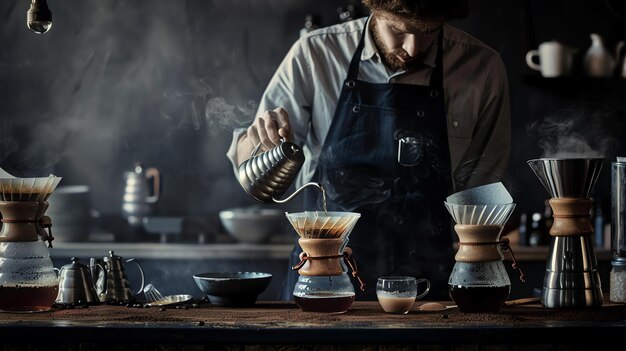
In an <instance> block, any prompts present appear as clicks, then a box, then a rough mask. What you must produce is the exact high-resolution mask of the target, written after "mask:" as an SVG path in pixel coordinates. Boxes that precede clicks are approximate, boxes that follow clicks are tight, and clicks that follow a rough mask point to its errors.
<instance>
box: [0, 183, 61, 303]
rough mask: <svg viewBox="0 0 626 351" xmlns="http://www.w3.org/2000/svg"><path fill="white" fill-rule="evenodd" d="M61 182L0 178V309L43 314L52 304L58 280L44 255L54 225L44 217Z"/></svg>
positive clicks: (48, 256) (49, 244)
mask: <svg viewBox="0 0 626 351" xmlns="http://www.w3.org/2000/svg"><path fill="white" fill-rule="evenodd" d="M60 180H61V178H59V177H54V176H50V177H47V178H15V177H12V176H10V175H7V174H6V173H4V172H2V173H1V174H0V215H1V216H2V219H1V222H2V231H0V311H3V312H38V311H45V310H48V309H50V308H51V306H52V304H53V303H54V300H55V298H56V296H57V290H58V279H57V274H56V272H55V271H54V269H53V267H52V261H51V260H50V253H49V251H48V248H49V247H52V245H51V243H52V239H53V238H52V235H51V234H50V231H49V229H50V226H51V225H52V223H51V221H50V218H49V217H47V216H44V213H45V211H46V209H47V208H48V202H47V201H46V200H47V199H48V197H49V196H50V194H51V193H52V192H53V191H54V189H55V188H56V186H57V184H58V183H59V181H60ZM46 242H47V244H46Z"/></svg>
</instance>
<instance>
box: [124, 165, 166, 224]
mask: <svg viewBox="0 0 626 351" xmlns="http://www.w3.org/2000/svg"><path fill="white" fill-rule="evenodd" d="M150 179H152V186H150V181H149V180H150ZM124 180H125V185H124V198H123V201H122V215H123V216H124V218H126V219H127V220H128V223H129V224H130V225H132V226H139V225H141V224H142V221H143V218H144V217H147V216H148V215H150V213H151V212H152V204H154V203H156V202H157V201H158V200H159V196H160V183H161V173H160V172H159V170H158V169H157V168H154V167H150V168H147V169H144V168H143V167H142V166H141V164H139V163H137V164H135V168H134V169H133V170H132V171H129V172H124ZM150 188H152V190H151V189H150Z"/></svg>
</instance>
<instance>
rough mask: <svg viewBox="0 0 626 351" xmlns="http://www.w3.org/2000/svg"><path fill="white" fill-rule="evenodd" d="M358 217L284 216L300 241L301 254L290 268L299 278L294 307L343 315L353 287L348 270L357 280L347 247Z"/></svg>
mask: <svg viewBox="0 0 626 351" xmlns="http://www.w3.org/2000/svg"><path fill="white" fill-rule="evenodd" d="M359 217H361V215H360V214H359V213H353V212H324V211H306V212H299V213H288V214H287V218H288V219H289V221H290V222H291V225H292V226H293V227H294V229H295V230H296V232H297V233H298V235H299V236H300V238H299V239H298V243H299V244H300V246H301V247H302V251H303V253H302V254H301V255H300V259H301V261H300V263H298V264H297V265H296V266H294V267H293V269H294V270H298V273H299V274H300V276H299V278H298V282H297V283H296V286H295V288H294V291H293V296H294V300H295V302H296V304H297V305H298V306H299V307H300V308H301V309H302V310H303V311H309V312H324V313H343V312H346V311H347V310H348V308H349V307H350V306H351V305H352V302H354V296H355V292H354V287H353V285H352V282H351V281H350V277H349V276H348V268H350V269H351V270H352V272H353V276H354V277H355V278H356V279H358V281H359V284H360V288H361V289H362V290H363V289H364V288H365V285H364V283H363V282H362V281H361V279H360V278H359V277H358V275H357V274H355V272H357V267H356V262H355V261H354V258H353V257H352V250H350V248H349V247H347V246H346V245H347V244H348V240H349V239H348V236H349V235H350V232H351V231H352V229H353V228H354V225H355V224H356V222H357V220H358V219H359Z"/></svg>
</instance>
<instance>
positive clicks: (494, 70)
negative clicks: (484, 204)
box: [228, 0, 510, 299]
mask: <svg viewBox="0 0 626 351" xmlns="http://www.w3.org/2000/svg"><path fill="white" fill-rule="evenodd" d="M363 3H364V4H365V6H367V7H368V8H369V9H370V11H371V16H370V17H368V18H363V19H359V20H355V21H351V22H348V23H344V24H339V25H335V26H332V27H328V28H323V29H320V30H317V31H314V32H311V33H310V34H309V35H307V36H306V37H304V38H301V39H300V40H299V41H298V42H297V43H296V44H295V45H294V46H293V47H292V48H291V50H290V51H289V53H288V54H287V56H286V57H285V59H284V60H283V62H282V63H281V65H280V67H279V68H278V70H277V72H276V73H275V75H274V77H273V78H272V80H271V81H270V83H269V86H268V88H267V90H266V91H265V93H264V95H263V98H262V100H261V103H260V108H259V113H258V114H257V118H256V119H255V121H254V122H253V124H252V125H251V126H250V127H249V128H247V130H238V131H236V132H235V133H234V138H233V144H232V145H231V148H230V150H229V151H228V157H229V158H230V159H231V160H232V161H233V164H234V165H235V166H236V165H238V164H240V163H241V162H243V161H245V160H246V159H247V158H249V157H250V153H251V151H252V150H253V149H254V147H255V146H257V145H259V144H260V145H261V147H262V149H264V150H268V149H271V148H273V147H274V146H275V145H277V144H279V143H280V139H281V138H284V139H286V140H289V141H292V142H294V143H296V144H298V145H301V146H302V147H303V151H304V154H305V157H306V161H305V163H304V165H303V167H302V170H301V171H300V173H299V175H298V178H297V180H296V186H300V185H302V184H304V183H306V182H309V181H317V182H320V183H321V184H322V185H323V186H324V188H325V189H326V191H327V193H328V194H327V195H328V206H329V209H334V210H344V211H355V212H359V213H361V214H362V217H361V219H360V220H359V222H358V223H357V226H356V228H355V229H354V230H353V232H352V235H351V236H350V244H349V246H350V247H351V248H352V250H353V254H354V257H355V258H356V260H357V261H358V263H359V271H360V273H361V275H362V276H363V278H364V279H365V281H366V283H367V284H368V286H369V288H368V289H367V291H366V293H364V294H360V293H358V294H357V297H358V298H361V299H375V284H376V278H377V277H380V276H383V275H410V276H416V277H426V278H428V279H429V280H430V281H431V283H432V289H431V293H430V294H429V295H428V297H429V298H431V299H447V298H448V294H447V288H448V286H447V279H448V277H449V274H450V271H451V267H452V264H453V262H454V260H453V249H452V237H453V235H452V233H451V223H450V216H449V215H448V214H447V213H446V210H445V209H444V206H443V201H444V200H445V197H446V196H447V195H448V194H450V193H451V192H453V191H458V190H461V189H464V188H468V187H473V186H477V185H482V184H486V183H491V182H494V181H497V180H499V179H500V177H501V176H502V175H503V173H504V170H505V168H506V163H507V159H508V154H509V147H510V112H509V97H508V83H507V78H506V70H505V67H504V64H503V63H502V60H501V59H500V57H499V55H498V53H497V52H495V51H494V50H492V49H491V48H489V47H487V46H486V45H485V44H483V43H482V42H480V41H479V40H477V39H475V38H473V37H472V36H470V35H469V34H466V33H464V32H462V31H460V30H458V29H456V28H453V27H452V26H450V25H448V24H446V23H445V22H446V20H448V19H450V18H453V17H459V15H460V16H463V15H466V14H467V3H466V1H463V0H461V1H459V0H447V1H444V0H413V1H411V0H391V1H389V0H387V1H385V0H363ZM307 195H311V196H307V197H306V201H305V207H304V209H306V210H315V209H319V208H320V207H319V196H318V195H317V194H315V193H309V194H307ZM297 253H298V251H297V250H296V251H294V255H293V257H292V261H293V262H294V263H295V262H297V261H298V257H297ZM290 278H291V279H290V280H289V281H288V282H287V283H286V289H293V286H294V283H295V280H294V279H297V276H296V275H291V276H290ZM286 292H287V293H286V294H285V296H284V297H285V298H287V299H288V298H290V295H291V294H290V293H289V291H286Z"/></svg>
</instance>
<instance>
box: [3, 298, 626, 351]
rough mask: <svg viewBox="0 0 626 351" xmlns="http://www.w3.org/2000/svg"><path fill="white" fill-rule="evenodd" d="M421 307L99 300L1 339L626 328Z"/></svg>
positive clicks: (610, 311)
mask: <svg viewBox="0 0 626 351" xmlns="http://www.w3.org/2000/svg"><path fill="white" fill-rule="evenodd" d="M448 303H449V302H448ZM419 305H420V303H417V304H416V305H415V308H414V310H413V311H411V312H410V313H409V314H407V315H393V314H387V313H384V312H383V311H382V309H381V308H380V306H379V305H378V303H377V302H355V303H354V305H353V306H352V307H351V309H350V310H349V311H348V312H347V313H345V314H337V315H329V314H317V313H307V312H302V311H300V309H299V308H298V307H297V306H296V305H294V304H291V303H257V304H256V305H255V306H254V307H251V308H220V307H215V306H211V305H199V306H198V305H196V306H197V307H193V306H188V307H187V309H176V308H168V309H160V308H158V307H151V308H135V307H125V306H110V305H101V306H91V307H89V308H75V309H54V310H52V311H49V312H41V313H33V314H9V313H3V314H0V318H1V320H0V340H2V344H4V345H5V346H6V345H24V344H28V345H30V346H33V345H35V346H36V345H37V344H38V343H42V342H43V343H46V344H49V345H52V344H55V343H56V344H68V343H69V344H72V345H76V344H79V345H80V349H81V350H89V349H100V347H102V345H109V344H112V343H114V344H116V345H117V346H116V347H117V348H116V349H124V348H123V347H122V348H120V347H119V345H122V346H123V345H126V346H129V345H135V346H136V345H153V344H159V345H164V344H176V345H181V344H186V345H208V344H211V345H217V344H220V345H244V344H246V345H259V344H274V345H286V344H289V345H299V346H298V347H300V346H302V345H310V344H319V343H323V344H326V345H340V344H341V345H346V344H358V345H366V346H368V347H369V346H372V345H384V344H396V345H409V344H411V345H415V344H422V345H423V344H438V345H450V344H497V345H511V344H519V343H521V344H528V343H532V344H543V345H544V346H545V345H548V346H546V347H550V346H549V345H553V344H569V343H572V344H576V343H580V342H587V341H589V340H590V338H591V337H593V338H596V340H597V339H599V340H610V339H611V338H613V339H614V338H616V337H617V336H620V335H624V333H625V332H626V305H616V304H610V303H606V304H605V305H604V306H603V307H602V308H598V309H580V310H548V309H546V308H544V307H542V306H541V305H540V304H537V303H535V304H529V305H521V306H505V307H504V308H503V309H502V311H501V312H500V313H498V314H464V313H461V312H460V311H458V309H450V310H447V311H445V312H434V313H422V312H419V311H418V310H417V308H418V306H419ZM89 345H91V348H90V347H89ZM109 346H110V345H109ZM109 346H107V348H108V347H109ZM129 347H130V346H129ZM35 348H36V347H35Z"/></svg>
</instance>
